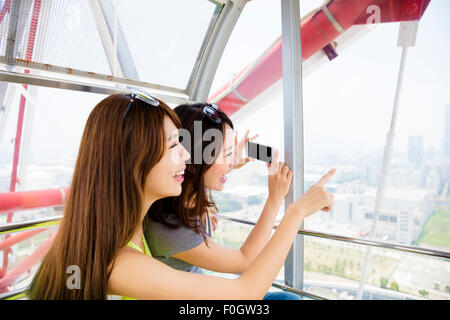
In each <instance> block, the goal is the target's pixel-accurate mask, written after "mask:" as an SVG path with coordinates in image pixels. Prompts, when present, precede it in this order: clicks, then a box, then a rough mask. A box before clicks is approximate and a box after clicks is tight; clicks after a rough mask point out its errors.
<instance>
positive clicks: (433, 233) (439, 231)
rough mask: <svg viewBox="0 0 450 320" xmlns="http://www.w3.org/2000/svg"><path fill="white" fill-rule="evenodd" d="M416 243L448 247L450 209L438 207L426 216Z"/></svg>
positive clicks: (449, 241)
mask: <svg viewBox="0 0 450 320" xmlns="http://www.w3.org/2000/svg"><path fill="white" fill-rule="evenodd" d="M416 244H417V245H419V246H420V245H422V246H427V245H428V246H432V247H441V248H450V209H439V210H438V211H436V212H434V213H433V214H432V215H431V217H430V218H428V220H427V222H425V225H424V227H423V231H422V234H421V235H420V237H419V239H418V240H417V241H416Z"/></svg>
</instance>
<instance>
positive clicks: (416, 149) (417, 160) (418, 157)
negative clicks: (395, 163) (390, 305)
mask: <svg viewBox="0 0 450 320" xmlns="http://www.w3.org/2000/svg"><path fill="white" fill-rule="evenodd" d="M423 155H424V151H423V136H409V137H408V161H409V162H411V163H413V164H415V165H416V166H417V167H419V166H421V165H422V164H423Z"/></svg>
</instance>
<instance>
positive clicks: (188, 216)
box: [144, 104, 298, 299]
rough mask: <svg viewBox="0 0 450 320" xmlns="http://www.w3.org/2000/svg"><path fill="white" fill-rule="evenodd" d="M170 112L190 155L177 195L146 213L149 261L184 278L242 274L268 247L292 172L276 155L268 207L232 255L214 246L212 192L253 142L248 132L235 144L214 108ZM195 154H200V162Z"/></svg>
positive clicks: (237, 165) (230, 129)
mask: <svg viewBox="0 0 450 320" xmlns="http://www.w3.org/2000/svg"><path fill="white" fill-rule="evenodd" d="M174 111H175V112H176V113H177V115H178V117H179V118H180V120H181V122H182V126H183V128H184V129H185V130H187V131H186V132H185V133H186V134H187V135H182V134H180V136H181V137H183V139H185V138H186V137H189V139H185V140H183V141H181V143H182V144H183V146H184V147H185V148H186V149H187V150H188V151H189V150H190V152H191V161H190V162H191V163H188V164H187V167H186V170H185V175H184V182H183V185H182V186H183V190H182V193H181V195H180V196H179V197H171V198H165V199H161V200H159V201H157V202H155V203H154V204H153V205H152V207H151V208H150V210H149V211H148V214H147V217H146V221H145V223H144V233H145V236H146V239H147V242H148V243H149V246H150V250H151V252H152V255H153V256H154V257H155V258H156V259H158V260H160V261H162V262H164V263H165V264H167V265H169V266H171V267H173V268H175V269H178V270H183V271H188V272H194V273H203V271H202V269H201V268H205V269H208V270H212V271H216V272H222V273H239V274H240V273H243V272H244V271H245V270H246V269H247V267H248V266H249V265H250V264H251V263H252V262H253V260H254V259H255V258H256V256H257V255H258V254H259V253H260V252H261V251H262V249H263V248H264V246H265V245H266V244H267V242H268V241H269V238H270V235H271V232H272V227H273V224H274V221H275V218H276V215H277V212H278V210H279V208H280V206H281V203H282V201H283V199H284V197H285V196H286V194H287V192H288V190H289V187H290V183H291V180H292V171H291V170H289V168H288V167H287V166H286V165H285V164H284V163H282V162H278V161H277V160H278V152H277V151H276V152H275V154H274V157H273V161H272V164H270V165H268V173H269V175H268V188H269V195H268V198H267V201H266V203H265V206H264V208H263V210H262V212H261V215H260V217H259V219H258V222H257V224H256V225H255V227H254V228H253V230H252V231H251V233H250V234H249V236H248V237H247V239H246V241H245V242H244V244H243V245H242V247H241V248H240V249H233V248H227V247H224V246H221V245H219V244H216V243H214V242H213V241H212V240H211V232H212V223H211V219H210V213H214V212H217V208H216V206H215V204H214V201H213V199H212V197H211V193H210V190H216V191H221V190H222V189H223V187H224V184H225V183H226V180H227V177H226V175H227V174H228V173H229V172H230V171H232V170H233V169H236V168H240V167H242V166H243V165H244V164H245V163H247V162H248V161H249V159H248V158H247V159H244V160H243V161H240V160H241V159H240V154H241V153H242V150H243V148H244V146H245V143H246V142H247V141H250V140H253V139H255V138H256V136H255V137H252V138H249V137H248V132H247V134H246V135H245V137H244V139H243V140H242V141H240V142H239V143H238V142H237V136H235V135H234V132H233V124H232V122H231V120H230V119H229V118H228V116H227V115H226V114H225V113H224V112H222V111H221V110H220V109H219V108H218V107H217V106H216V105H215V104H185V105H181V106H178V107H177V108H175V109H174ZM200 130H201V131H200ZM208 133H209V137H211V136H214V137H215V139H214V141H213V142H211V140H212V139H205V137H206V136H207V135H208ZM233 136H234V138H233ZM211 146H213V147H214V148H211ZM233 147H234V150H233ZM208 152H209V153H208ZM195 154H201V155H202V157H201V159H198V157H197V158H196V157H195ZM192 162H193V163H192ZM265 298H266V299H270V298H275V299H298V296H296V295H294V294H290V293H287V292H286V293H283V294H282V296H280V295H279V293H277V295H275V296H271V295H270V294H268V295H266V297H265Z"/></svg>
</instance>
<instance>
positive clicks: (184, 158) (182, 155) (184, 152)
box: [180, 145, 191, 162]
mask: <svg viewBox="0 0 450 320" xmlns="http://www.w3.org/2000/svg"><path fill="white" fill-rule="evenodd" d="M180 158H181V160H182V161H183V162H186V161H187V160H189V159H190V158H191V155H190V154H189V152H188V151H187V150H186V149H185V148H184V147H183V145H181V151H180Z"/></svg>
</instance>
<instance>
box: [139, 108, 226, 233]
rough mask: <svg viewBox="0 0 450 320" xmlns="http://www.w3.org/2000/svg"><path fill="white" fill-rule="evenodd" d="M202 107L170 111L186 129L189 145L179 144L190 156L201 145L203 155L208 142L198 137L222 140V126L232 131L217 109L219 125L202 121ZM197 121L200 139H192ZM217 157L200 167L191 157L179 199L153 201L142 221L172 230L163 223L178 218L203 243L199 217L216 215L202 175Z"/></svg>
mask: <svg viewBox="0 0 450 320" xmlns="http://www.w3.org/2000/svg"><path fill="white" fill-rule="evenodd" d="M206 105H209V104H205V103H194V104H182V105H179V106H178V107H176V108H175V109H174V111H175V113H176V114H177V115H178V117H179V118H180V120H181V124H182V127H183V129H186V130H187V131H188V132H189V135H190V137H191V139H190V145H187V143H188V142H186V141H181V144H182V145H183V146H184V148H185V149H186V150H191V152H192V151H193V150H195V148H196V147H197V146H198V145H201V151H202V154H203V152H204V151H205V148H206V147H207V146H208V145H209V144H210V142H209V141H205V140H203V139H202V137H203V134H204V133H205V132H206V131H208V130H209V129H216V130H220V131H221V132H222V137H225V130H226V127H225V124H228V125H229V126H230V127H231V128H232V129H234V127H233V123H232V121H231V120H230V118H229V117H228V116H227V115H226V114H225V113H224V112H223V111H222V110H220V109H219V110H218V112H217V114H218V117H219V118H220V120H221V121H220V123H215V122H214V121H211V120H210V119H208V118H207V117H206V116H205V117H203V118H202V112H203V108H204V107H205V106H206ZM200 120H201V121H202V123H201V124H202V127H201V135H195V132H194V131H195V130H194V123H195V122H196V121H200ZM217 143H218V150H220V149H221V147H222V143H223V141H217ZM217 157H218V154H213V159H212V161H204V160H205V159H203V158H202V159H201V163H195V162H194V163H192V162H193V161H194V158H195V157H192V156H191V158H190V159H191V161H190V162H189V163H188V164H187V165H186V170H185V173H184V181H183V190H182V192H181V195H180V196H178V197H168V198H164V199H160V200H157V201H155V202H154V203H153V204H152V206H151V207H150V209H149V211H148V213H147V216H146V219H152V220H154V221H157V222H160V223H162V224H163V225H165V226H167V227H169V228H172V229H176V228H178V227H179V224H173V223H171V222H169V221H168V220H169V219H167V217H168V214H170V213H172V214H175V215H176V216H177V217H178V219H179V221H180V223H182V224H183V225H185V226H187V227H189V228H191V229H192V230H194V231H195V232H197V233H198V234H201V235H202V236H203V238H204V239H206V231H205V229H206V228H205V224H204V222H203V217H204V215H205V213H206V212H207V210H208V209H210V210H213V211H217V207H216V204H215V203H214V200H213V198H212V196H211V191H210V190H209V189H207V188H206V187H205V179H204V175H205V173H206V171H207V170H208V169H209V168H210V167H211V166H212V165H213V164H214V161H215V160H216V159H217ZM192 201H194V202H195V206H194V207H192V208H191V207H190V206H189V204H190V203H191V202H192ZM146 223H147V222H144V228H145V224H146Z"/></svg>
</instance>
